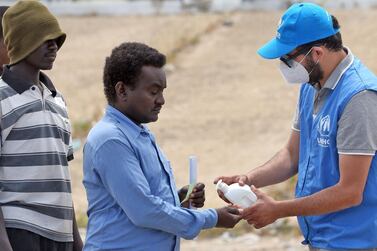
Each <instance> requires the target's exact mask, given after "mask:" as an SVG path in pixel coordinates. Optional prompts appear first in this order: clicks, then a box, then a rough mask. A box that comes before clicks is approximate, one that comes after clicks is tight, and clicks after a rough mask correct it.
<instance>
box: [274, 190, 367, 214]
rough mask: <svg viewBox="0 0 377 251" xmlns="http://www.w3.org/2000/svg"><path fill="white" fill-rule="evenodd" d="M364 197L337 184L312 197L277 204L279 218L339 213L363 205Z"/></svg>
mask: <svg viewBox="0 0 377 251" xmlns="http://www.w3.org/2000/svg"><path fill="white" fill-rule="evenodd" d="M361 200H362V195H360V194H357V193H355V192H354V191H353V190H352V189H346V188H343V187H342V186H341V185H339V184H337V185H335V186H332V187H329V188H327V189H324V190H321V191H319V192H317V193H314V194H312V195H310V196H306V197H302V198H297V199H293V200H286V201H279V202H276V203H277V204H276V211H277V212H279V213H280V215H279V218H283V217H289V216H308V215H320V214H326V213H331V212H335V211H339V210H342V209H346V208H349V207H352V206H356V205H358V204H360V203H361Z"/></svg>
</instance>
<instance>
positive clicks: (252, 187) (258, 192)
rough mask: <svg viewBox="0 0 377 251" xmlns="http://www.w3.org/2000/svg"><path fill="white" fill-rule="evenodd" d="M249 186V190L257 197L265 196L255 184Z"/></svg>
mask: <svg viewBox="0 0 377 251" xmlns="http://www.w3.org/2000/svg"><path fill="white" fill-rule="evenodd" d="M250 188H251V191H252V192H253V193H255V195H256V196H257V198H258V199H260V198H262V197H264V196H265V195H264V193H263V192H262V191H261V190H259V189H257V188H256V187H255V186H251V187H250Z"/></svg>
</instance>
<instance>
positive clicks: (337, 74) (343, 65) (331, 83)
mask: <svg viewBox="0 0 377 251" xmlns="http://www.w3.org/2000/svg"><path fill="white" fill-rule="evenodd" d="M344 50H345V51H346V53H347V56H346V57H345V58H343V60H342V61H341V62H340V63H339V64H338V65H337V67H336V68H335V69H334V70H333V72H332V73H331V74H330V77H329V78H328V79H327V81H326V82H325V84H324V86H323V88H325V89H330V90H334V89H335V87H336V86H337V84H338V82H339V80H340V78H341V77H342V76H343V74H344V72H346V71H347V70H348V68H349V67H350V66H351V65H352V63H353V60H354V56H353V54H352V52H351V50H350V49H349V48H347V47H345V48H344Z"/></svg>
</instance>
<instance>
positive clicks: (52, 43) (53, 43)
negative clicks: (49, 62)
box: [47, 39, 58, 50]
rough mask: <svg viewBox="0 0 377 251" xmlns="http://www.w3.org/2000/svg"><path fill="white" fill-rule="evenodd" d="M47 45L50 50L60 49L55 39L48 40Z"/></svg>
mask: <svg viewBox="0 0 377 251" xmlns="http://www.w3.org/2000/svg"><path fill="white" fill-rule="evenodd" d="M47 47H48V49H50V50H58V44H57V43H56V40H55V39H51V40H47Z"/></svg>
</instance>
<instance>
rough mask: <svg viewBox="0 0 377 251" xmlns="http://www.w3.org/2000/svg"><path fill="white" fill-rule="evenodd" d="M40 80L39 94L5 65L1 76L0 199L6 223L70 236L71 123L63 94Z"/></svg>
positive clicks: (45, 233)
mask: <svg viewBox="0 0 377 251" xmlns="http://www.w3.org/2000/svg"><path fill="white" fill-rule="evenodd" d="M40 81H41V83H42V86H43V95H42V93H41V91H40V89H39V88H38V87H37V86H36V85H32V84H30V83H27V82H25V81H24V80H22V79H20V78H19V77H17V76H16V75H15V74H14V73H12V72H11V71H10V70H9V69H8V68H7V67H4V73H3V75H2V78H1V79H0V116H1V124H0V127H1V146H0V205H1V209H2V211H3V214H4V221H5V225H6V227H12V228H21V229H25V230H28V231H31V232H34V233H36V234H39V235H41V236H44V237H46V238H48V239H52V240H54V241H61V242H71V241H73V236H72V224H73V222H72V219H73V206H72V196H71V178H70V174H69V170H68V161H69V160H71V159H73V150H72V147H70V145H71V144H70V142H71V129H70V123H69V120H68V114H67V109H66V105H65V102H64V99H63V97H62V96H61V95H60V94H59V93H58V92H57V91H56V90H55V87H54V86H53V84H52V82H51V81H50V79H49V78H48V77H47V76H46V75H44V74H43V73H42V72H41V73H40Z"/></svg>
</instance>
